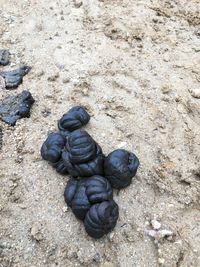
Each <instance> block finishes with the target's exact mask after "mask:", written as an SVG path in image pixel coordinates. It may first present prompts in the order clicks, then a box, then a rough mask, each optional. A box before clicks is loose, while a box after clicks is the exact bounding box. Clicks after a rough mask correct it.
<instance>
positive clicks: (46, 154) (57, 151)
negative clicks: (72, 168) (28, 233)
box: [41, 133, 68, 174]
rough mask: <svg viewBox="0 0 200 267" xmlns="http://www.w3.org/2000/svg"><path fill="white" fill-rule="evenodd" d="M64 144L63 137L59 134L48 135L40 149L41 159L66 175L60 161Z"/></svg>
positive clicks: (65, 170)
mask: <svg viewBox="0 0 200 267" xmlns="http://www.w3.org/2000/svg"><path fill="white" fill-rule="evenodd" d="M65 143H66V140H65V137H64V136H62V135H61V134H60V133H50V134H49V135H48V137H47V139H46V140H45V142H44V143H43V145H42V147H41V156H42V158H43V159H45V160H47V161H48V162H49V163H50V164H51V165H52V166H53V167H54V168H55V169H56V170H57V171H58V172H60V173H63V174H65V173H68V171H67V169H66V167H65V165H64V164H63V160H62V151H63V149H64V146H65Z"/></svg>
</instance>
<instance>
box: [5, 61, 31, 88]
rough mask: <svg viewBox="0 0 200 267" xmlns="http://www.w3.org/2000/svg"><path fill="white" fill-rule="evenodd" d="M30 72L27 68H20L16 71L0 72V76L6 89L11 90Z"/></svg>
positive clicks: (29, 68)
mask: <svg viewBox="0 0 200 267" xmlns="http://www.w3.org/2000/svg"><path fill="white" fill-rule="evenodd" d="M30 70H31V67H29V66H25V65H23V66H21V67H19V68H18V69H15V70H10V71H3V72H0V76H2V77H3V79H4V82H5V87H6V89H13V88H16V87H18V86H19V85H20V84H21V83H22V81H23V77H24V76H25V75H26V74H27V73H28V72H29V71H30Z"/></svg>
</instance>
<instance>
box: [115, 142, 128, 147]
mask: <svg viewBox="0 0 200 267" xmlns="http://www.w3.org/2000/svg"><path fill="white" fill-rule="evenodd" d="M126 145H127V142H121V143H119V144H118V146H117V147H118V148H124V147H126Z"/></svg>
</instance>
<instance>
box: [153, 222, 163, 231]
mask: <svg viewBox="0 0 200 267" xmlns="http://www.w3.org/2000/svg"><path fill="white" fill-rule="evenodd" d="M151 225H152V226H153V229H154V230H159V229H160V228H161V223H160V222H158V221H156V220H151Z"/></svg>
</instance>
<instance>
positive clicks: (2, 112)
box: [0, 91, 35, 126]
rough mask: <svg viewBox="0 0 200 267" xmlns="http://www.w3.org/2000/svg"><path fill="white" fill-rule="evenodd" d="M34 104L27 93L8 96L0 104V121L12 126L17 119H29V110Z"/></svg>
mask: <svg viewBox="0 0 200 267" xmlns="http://www.w3.org/2000/svg"><path fill="white" fill-rule="evenodd" d="M34 102H35V100H34V99H33V97H32V95H31V93H30V92H29V91H23V92H22V93H20V94H18V95H15V96H8V97H6V98H5V99H3V100H2V101H1V102H0V119H1V120H2V121H4V122H6V123H7V124H9V125H11V126H14V125H15V124H16V121H17V120H18V119H21V118H25V117H30V109H31V106H32V104H33V103H34Z"/></svg>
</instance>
